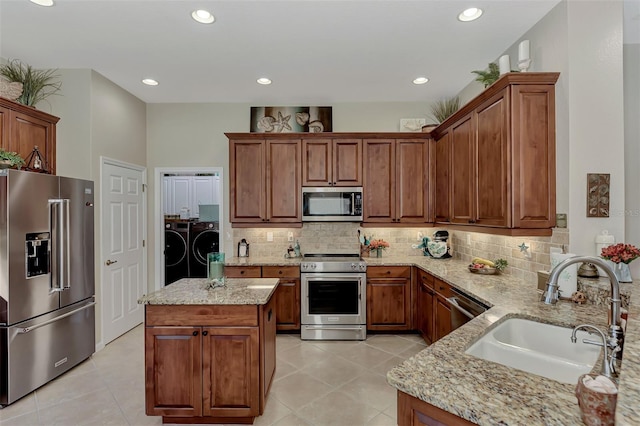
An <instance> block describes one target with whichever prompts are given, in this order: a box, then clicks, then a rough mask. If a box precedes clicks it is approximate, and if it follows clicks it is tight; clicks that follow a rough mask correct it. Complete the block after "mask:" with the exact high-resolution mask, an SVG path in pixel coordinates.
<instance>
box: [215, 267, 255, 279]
mask: <svg viewBox="0 0 640 426" xmlns="http://www.w3.org/2000/svg"><path fill="white" fill-rule="evenodd" d="M224 275H225V276H226V277H227V278H260V277H261V276H262V268H260V267H259V266H225V267H224Z"/></svg>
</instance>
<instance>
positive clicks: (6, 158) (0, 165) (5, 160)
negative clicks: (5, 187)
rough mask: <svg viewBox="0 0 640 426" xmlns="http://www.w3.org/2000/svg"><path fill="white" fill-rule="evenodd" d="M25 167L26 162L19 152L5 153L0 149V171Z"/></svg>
mask: <svg viewBox="0 0 640 426" xmlns="http://www.w3.org/2000/svg"><path fill="white" fill-rule="evenodd" d="M22 166H24V160H23V159H22V157H20V155H18V153H17V152H11V151H5V150H4V149H2V148H0V169H6V168H9V167H18V168H20V167H22Z"/></svg>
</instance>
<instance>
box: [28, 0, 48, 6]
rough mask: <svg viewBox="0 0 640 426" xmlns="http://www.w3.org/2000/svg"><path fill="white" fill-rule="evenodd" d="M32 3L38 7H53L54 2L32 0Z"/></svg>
mask: <svg viewBox="0 0 640 426" xmlns="http://www.w3.org/2000/svg"><path fill="white" fill-rule="evenodd" d="M31 3H35V4H37V5H38V6H47V7H48V6H53V0H31Z"/></svg>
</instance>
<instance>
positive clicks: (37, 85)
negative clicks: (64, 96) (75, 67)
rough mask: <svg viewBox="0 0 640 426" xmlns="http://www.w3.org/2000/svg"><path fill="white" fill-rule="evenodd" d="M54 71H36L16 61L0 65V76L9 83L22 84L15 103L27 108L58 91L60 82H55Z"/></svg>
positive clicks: (55, 75)
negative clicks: (20, 92) (20, 93)
mask: <svg viewBox="0 0 640 426" xmlns="http://www.w3.org/2000/svg"><path fill="white" fill-rule="evenodd" d="M56 71H57V69H51V70H37V69H34V68H33V67H32V66H31V65H28V64H25V63H23V62H21V61H20V60H18V59H12V60H10V61H9V62H8V63H6V64H2V65H0V75H1V76H3V77H5V78H6V79H7V80H9V81H11V82H18V83H22V95H20V97H18V99H16V101H17V102H19V103H21V104H23V105H28V106H34V105H35V104H37V103H38V102H40V101H43V100H44V99H46V98H48V97H49V96H51V95H54V94H56V93H57V92H58V91H59V90H60V87H61V85H62V82H60V81H56V79H57V78H58V77H59V76H58V75H57V74H56Z"/></svg>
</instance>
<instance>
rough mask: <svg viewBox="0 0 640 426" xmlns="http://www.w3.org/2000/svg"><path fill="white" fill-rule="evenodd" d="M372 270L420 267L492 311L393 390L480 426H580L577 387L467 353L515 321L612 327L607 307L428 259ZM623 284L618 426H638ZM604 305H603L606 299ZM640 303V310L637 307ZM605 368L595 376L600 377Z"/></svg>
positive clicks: (426, 353)
mask: <svg viewBox="0 0 640 426" xmlns="http://www.w3.org/2000/svg"><path fill="white" fill-rule="evenodd" d="M365 260H366V262H367V265H369V266H375V265H382V266H399V265H407V266H417V267H420V268H421V269H423V270H425V271H426V272H429V273H430V274H432V275H434V276H436V277H438V278H440V279H442V280H443V281H446V282H448V283H449V284H451V285H453V286H454V287H457V288H459V289H461V290H463V291H465V292H466V293H468V294H470V295H472V296H474V297H475V298H477V299H479V300H480V301H482V302H485V303H486V304H488V305H490V306H493V307H492V308H491V309H489V310H488V311H487V312H485V313H484V314H482V315H481V316H479V317H477V318H475V319H473V320H472V321H470V322H468V323H467V324H465V325H464V326H462V327H460V328H458V329H457V330H454V331H453V332H452V333H451V334H449V335H447V336H445V337H444V338H442V339H441V340H439V341H438V342H436V343H435V344H433V345H431V346H429V347H428V348H426V349H425V350H423V351H422V352H420V353H418V354H417V355H415V356H413V357H412V358H410V359H409V360H407V361H405V362H404V363H403V364H401V365H398V366H396V367H394V368H393V369H392V370H390V371H389V372H388V373H387V381H388V382H389V384H391V385H392V386H394V387H395V388H397V389H399V390H401V391H403V392H406V393H407V394H409V395H412V396H415V397H417V398H419V399H421V400H423V401H426V402H428V403H430V404H432V405H435V406H436V407H439V408H442V409H443V410H446V411H449V412H451V413H453V414H455V415H457V416H460V417H462V418H465V419H467V420H470V421H472V422H475V423H477V424H480V425H496V424H503V425H522V424H528V425H580V424H582V421H581V420H580V412H579V409H578V404H577V400H576V397H575V394H574V388H575V386H574V385H567V384H563V383H559V382H556V381H554V380H549V379H546V378H543V377H540V376H537V375H533V374H528V373H525V372H522V371H519V370H515V369H512V368H509V367H506V366H503V365H500V364H496V363H492V362H488V361H484V360H482V359H479V358H475V357H473V356H470V355H466V354H465V353H464V351H465V350H466V348H468V347H469V346H470V345H471V344H472V343H474V342H475V341H476V340H477V338H479V337H480V336H482V334H483V333H484V332H485V330H486V329H487V327H489V326H490V325H492V324H494V323H496V322H497V321H504V320H505V319H507V318H510V317H514V316H516V317H525V318H531V319H534V320H537V321H541V322H547V323H551V324H557V325H561V326H565V327H573V326H575V325H578V324H582V323H588V324H593V325H596V326H597V327H600V328H601V329H606V326H607V306H605V305H602V304H600V305H576V304H573V303H571V302H566V301H561V302H558V303H557V304H556V305H553V306H550V305H545V304H543V303H541V302H540V301H539V299H540V294H539V293H538V292H537V286H536V285H535V284H534V283H526V282H523V281H522V280H520V279H517V278H514V277H511V276H510V275H478V274H472V273H470V272H469V270H468V269H467V266H468V264H467V263H466V262H462V261H459V260H453V259H446V260H445V259H433V258H430V257H423V256H408V257H382V258H375V257H369V258H365ZM299 262H300V259H285V258H278V257H264V258H258V257H254V258H232V259H231V260H229V261H227V262H226V264H227V265H233V266H238V265H247V266H249V265H255V266H261V265H273V266H295V265H298V264H299ZM582 284H583V285H584V286H587V287H588V288H589V292H590V294H603V293H607V292H608V291H609V283H608V280H606V279H599V280H598V279H597V280H582ZM638 284H639V283H638V281H636V282H634V283H633V284H622V285H621V293H622V294H623V295H624V297H623V300H624V301H625V302H626V301H627V300H628V301H629V303H630V312H629V322H628V326H627V335H626V341H625V349H624V356H623V362H622V368H621V373H620V383H619V395H618V404H617V409H616V424H617V425H640V311H639V310H636V308H635V305H634V300H637V298H638V297H640V293H638V291H635V299H634V290H635V287H637V286H638ZM634 286H635V287H634ZM601 299H602V300H601V301H604V300H603V299H604V298H603V297H601ZM635 303H637V302H635ZM599 367H600V363H597V364H596V367H595V368H594V371H598V369H599Z"/></svg>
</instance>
